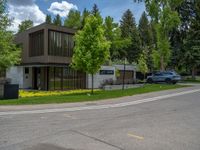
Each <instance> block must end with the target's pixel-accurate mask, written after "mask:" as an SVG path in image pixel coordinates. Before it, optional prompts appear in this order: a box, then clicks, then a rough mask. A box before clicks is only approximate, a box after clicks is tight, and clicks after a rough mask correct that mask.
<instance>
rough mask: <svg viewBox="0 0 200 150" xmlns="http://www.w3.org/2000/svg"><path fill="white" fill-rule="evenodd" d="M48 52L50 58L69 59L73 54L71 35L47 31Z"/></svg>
mask: <svg viewBox="0 0 200 150" xmlns="http://www.w3.org/2000/svg"><path fill="white" fill-rule="evenodd" d="M48 43H49V50H48V54H49V55H51V56H65V57H71V56H72V53H73V47H74V41H73V35H71V34H67V33H63V32H57V31H52V30H49V42H48Z"/></svg>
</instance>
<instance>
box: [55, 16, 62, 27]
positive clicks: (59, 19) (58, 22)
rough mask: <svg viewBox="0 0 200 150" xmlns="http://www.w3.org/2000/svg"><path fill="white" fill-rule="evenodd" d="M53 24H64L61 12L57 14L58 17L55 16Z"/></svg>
mask: <svg viewBox="0 0 200 150" xmlns="http://www.w3.org/2000/svg"><path fill="white" fill-rule="evenodd" d="M53 24H55V25H57V26H62V20H61V17H60V15H59V14H57V15H56V17H55V18H54V20H53Z"/></svg>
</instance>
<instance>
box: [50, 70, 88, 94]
mask: <svg viewBox="0 0 200 150" xmlns="http://www.w3.org/2000/svg"><path fill="white" fill-rule="evenodd" d="M48 85H49V90H70V89H84V88H86V75H85V73H82V72H79V71H75V70H73V69H71V68H70V67H50V68H49V83H48Z"/></svg>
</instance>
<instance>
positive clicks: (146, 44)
mask: <svg viewBox="0 0 200 150" xmlns="http://www.w3.org/2000/svg"><path fill="white" fill-rule="evenodd" d="M138 30H139V35H140V39H141V46H142V49H143V50H145V51H146V52H145V53H147V57H148V59H147V65H148V68H150V70H151V71H152V70H153V65H152V64H153V60H152V57H151V55H152V49H153V48H154V39H153V30H152V26H151V24H150V22H149V20H148V18H147V14H146V12H143V14H142V16H141V18H140V20H139V25H138Z"/></svg>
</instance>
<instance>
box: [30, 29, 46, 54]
mask: <svg viewBox="0 0 200 150" xmlns="http://www.w3.org/2000/svg"><path fill="white" fill-rule="evenodd" d="M42 55H44V30H40V31H37V32H34V33H31V34H30V35H29V56H30V57H33V56H42Z"/></svg>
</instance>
